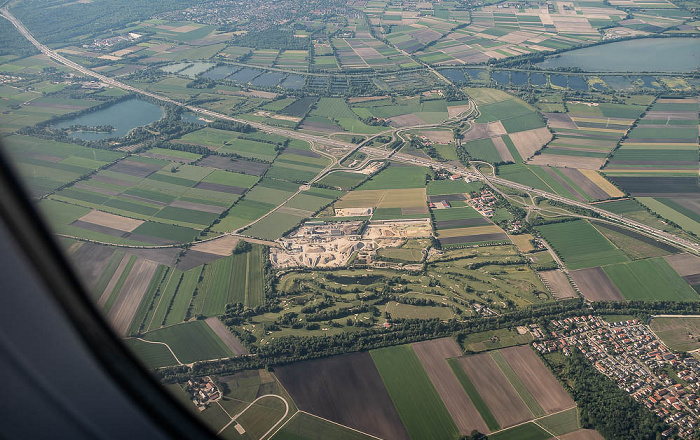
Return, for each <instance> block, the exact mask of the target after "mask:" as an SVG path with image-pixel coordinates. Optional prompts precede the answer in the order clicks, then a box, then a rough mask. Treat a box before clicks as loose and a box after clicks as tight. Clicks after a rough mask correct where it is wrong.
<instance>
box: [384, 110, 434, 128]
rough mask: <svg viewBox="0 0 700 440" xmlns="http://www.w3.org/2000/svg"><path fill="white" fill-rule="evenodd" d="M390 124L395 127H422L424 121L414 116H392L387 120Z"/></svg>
mask: <svg viewBox="0 0 700 440" xmlns="http://www.w3.org/2000/svg"><path fill="white" fill-rule="evenodd" d="M389 120H390V121H391V122H392V124H393V125H394V126H396V127H410V126H413V125H423V124H425V121H424V120H422V119H421V118H419V117H418V116H416V115H414V114H412V113H411V114H408V115H401V116H394V117H393V118H389Z"/></svg>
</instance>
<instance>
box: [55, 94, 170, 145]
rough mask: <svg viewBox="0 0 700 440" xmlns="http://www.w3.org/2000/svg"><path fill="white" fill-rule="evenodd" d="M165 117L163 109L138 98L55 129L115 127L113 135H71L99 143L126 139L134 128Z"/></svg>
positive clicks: (58, 125) (78, 133)
mask: <svg viewBox="0 0 700 440" xmlns="http://www.w3.org/2000/svg"><path fill="white" fill-rule="evenodd" d="M164 115H165V113H164V111H163V109H162V108H160V107H159V106H157V105H155V104H152V103H150V102H148V101H144V100H141V99H138V98H130V99H127V100H125V101H121V102H118V103H116V104H114V105H110V106H109V107H106V108H103V109H101V110H97V111H94V112H90V113H85V114H83V115H80V116H76V117H75V118H71V119H67V120H65V121H62V122H60V123H58V124H56V125H55V127H57V128H69V127H71V126H73V125H84V126H88V127H95V126H99V125H111V126H113V127H114V131H112V132H111V133H98V132H74V133H72V134H71V136H73V137H75V138H78V139H82V140H85V141H97V140H100V139H107V138H117V137H124V136H126V135H127V134H128V133H129V132H130V131H131V130H133V129H134V128H136V127H143V126H144V125H148V124H150V123H152V122H155V121H157V120H159V119H161V118H162V117H163V116H164Z"/></svg>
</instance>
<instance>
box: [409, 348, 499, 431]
mask: <svg viewBox="0 0 700 440" xmlns="http://www.w3.org/2000/svg"><path fill="white" fill-rule="evenodd" d="M412 347H413V351H414V352H415V353H416V355H417V356H418V359H419V360H420V363H421V364H422V365H423V368H424V369H425V372H426V373H428V376H429V377H430V381H431V382H432V383H433V385H434V386H435V389H436V390H437V392H438V394H439V395H440V398H441V399H442V401H443V403H444V404H445V406H446V407H447V411H448V412H449V413H450V415H451V416H452V420H454V422H455V424H456V425H457V428H458V429H459V432H460V434H469V433H471V432H472V431H473V430H474V429H476V430H478V431H479V432H483V433H488V432H489V430H488V427H487V426H486V423H484V421H483V419H482V418H481V415H479V411H477V409H476V407H475V406H474V404H473V403H472V401H471V400H470V399H469V396H467V393H466V391H464V388H463V387H462V385H461V384H460V383H459V380H458V379H457V377H456V376H455V375H454V373H453V372H452V369H451V368H450V366H449V364H448V363H447V359H449V358H454V357H459V356H461V355H462V350H460V349H459V347H458V346H457V344H456V343H455V341H454V340H453V339H452V338H443V339H437V340H433V341H424V342H417V343H415V344H412Z"/></svg>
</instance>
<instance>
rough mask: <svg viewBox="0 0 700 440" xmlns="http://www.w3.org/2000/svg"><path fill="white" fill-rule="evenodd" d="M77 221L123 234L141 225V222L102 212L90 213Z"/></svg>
mask: <svg viewBox="0 0 700 440" xmlns="http://www.w3.org/2000/svg"><path fill="white" fill-rule="evenodd" d="M78 220H80V221H83V222H87V223H92V224H94V225H100V226H106V227H108V228H112V229H117V230H119V231H124V232H132V231H133V230H134V229H136V228H138V227H139V226H141V225H142V224H143V220H135V219H133V218H127V217H122V216H121V215H115V214H110V213H108V212H102V211H90V212H88V213H87V214H85V215H84V216H82V217H80V218H79V219H78Z"/></svg>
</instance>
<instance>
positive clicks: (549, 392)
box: [501, 345, 576, 414]
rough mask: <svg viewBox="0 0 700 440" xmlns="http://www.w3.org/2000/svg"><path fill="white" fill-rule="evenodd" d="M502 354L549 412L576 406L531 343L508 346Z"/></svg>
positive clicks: (538, 401)
mask: <svg viewBox="0 0 700 440" xmlns="http://www.w3.org/2000/svg"><path fill="white" fill-rule="evenodd" d="M501 354H503V357H504V358H505V359H506V361H508V364H509V365H510V366H511V367H512V368H513V371H515V373H516V374H517V375H518V377H519V378H520V380H522V381H523V383H524V384H525V386H526V387H527V389H528V391H530V393H531V394H532V396H533V397H534V398H535V400H537V403H539V404H540V406H541V407H542V409H543V410H544V411H545V412H546V413H547V414H552V413H555V412H557V411H561V410H564V409H567V408H573V407H574V406H576V403H574V401H573V400H572V399H571V397H569V395H568V394H567V393H566V391H564V388H562V386H561V384H560V383H559V382H558V381H557V380H556V379H555V378H554V376H552V373H551V372H550V371H549V369H547V367H546V366H545V365H544V364H543V363H542V361H541V360H540V358H539V357H537V354H535V352H534V351H533V350H532V349H531V348H530V346H529V345H521V346H518V347H511V348H507V349H505V350H501Z"/></svg>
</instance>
